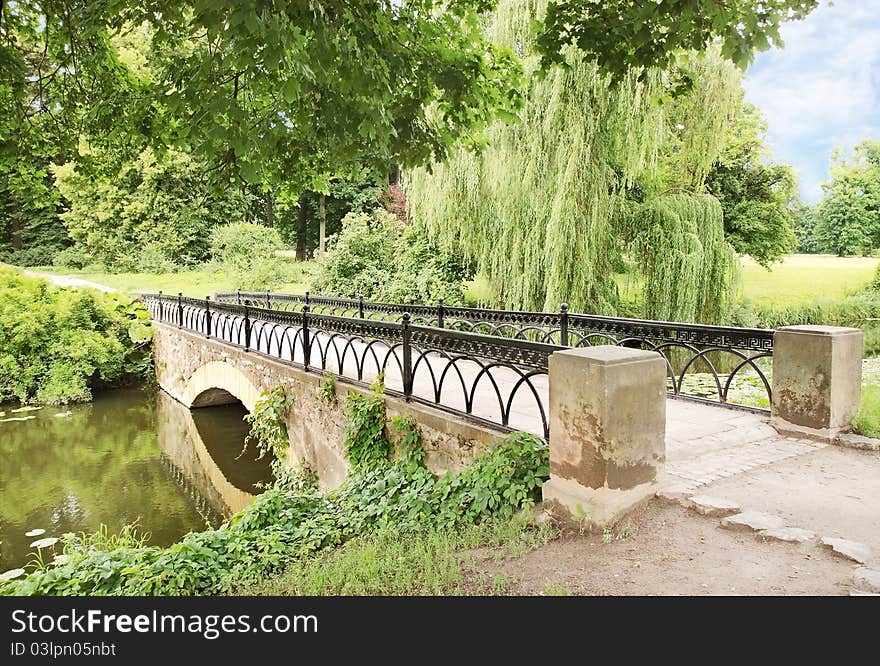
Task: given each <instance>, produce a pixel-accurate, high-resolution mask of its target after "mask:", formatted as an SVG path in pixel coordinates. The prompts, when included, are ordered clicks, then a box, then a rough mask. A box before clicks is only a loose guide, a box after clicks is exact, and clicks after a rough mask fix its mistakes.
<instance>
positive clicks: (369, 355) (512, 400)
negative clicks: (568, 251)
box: [141, 292, 562, 439]
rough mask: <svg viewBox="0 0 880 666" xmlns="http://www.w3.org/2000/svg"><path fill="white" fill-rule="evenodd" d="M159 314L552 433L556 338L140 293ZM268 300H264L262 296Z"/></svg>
mask: <svg viewBox="0 0 880 666" xmlns="http://www.w3.org/2000/svg"><path fill="white" fill-rule="evenodd" d="M141 300H142V301H143V302H144V304H145V305H146V306H147V308H148V309H149V311H150V313H151V315H152V317H153V318H154V319H155V320H156V321H159V322H163V323H166V324H170V325H173V326H177V327H179V328H182V329H185V330H188V331H191V332H193V333H197V334H200V335H204V336H205V337H207V338H211V339H215V340H219V341H221V342H224V343H227V344H231V345H235V346H237V347H241V348H243V349H244V350H245V351H249V352H253V353H257V354H261V355H264V356H267V357H269V358H272V359H274V360H276V361H281V362H283V363H288V364H292V365H294V366H297V367H300V368H303V369H305V370H306V371H320V372H325V373H332V374H334V375H337V376H339V377H344V378H345V379H347V380H349V381H352V382H355V383H358V384H362V385H368V384H370V383H372V382H373V381H374V380H375V379H376V378H377V377H378V376H379V374H380V373H381V374H382V376H383V381H384V383H385V386H386V390H387V391H388V392H390V393H394V394H397V395H401V396H403V397H405V398H406V399H407V400H413V401H417V402H420V403H424V404H428V405H431V406H435V407H439V408H441V409H444V410H447V411H451V412H454V413H457V414H462V415H466V416H467V417H469V418H472V419H475V420H477V421H480V422H483V423H486V424H490V425H492V426H496V427H497V426H501V427H502V428H504V429H508V430H525V431H528V432H533V433H535V434H537V435H541V436H543V437H544V438H545V439H548V437H549V425H548V416H547V398H548V391H549V384H548V377H547V367H548V362H549V357H550V354H552V353H553V352H555V351H558V350H559V349H562V347H560V346H558V345H552V344H547V343H543V342H536V341H532V340H522V339H515V338H503V337H498V336H492V335H482V334H479V333H471V332H466V331H458V330H450V329H445V328H438V327H430V326H421V325H417V324H413V323H412V321H411V317H410V314H409V313H407V312H404V313H402V315H401V317H400V320H399V321H384V320H379V319H376V320H373V319H368V318H366V317H364V318H360V317H343V316H338V315H331V314H315V313H313V312H312V311H311V309H310V306H309V305H308V304H306V303H303V304H302V307H301V308H299V309H291V310H280V309H276V308H266V307H256V306H255V305H252V304H251V303H254V302H255V301H253V300H252V299H250V298H245V299H242V304H238V303H237V302H235V303H228V302H223V301H212V300H209V299H195V298H188V297H184V296H182V295H178V296H167V295H163V294H162V293H161V292H160V293H159V294H141ZM263 305H265V302H264V303H263Z"/></svg>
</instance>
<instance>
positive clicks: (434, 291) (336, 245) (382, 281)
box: [314, 209, 468, 304]
mask: <svg viewBox="0 0 880 666" xmlns="http://www.w3.org/2000/svg"><path fill="white" fill-rule="evenodd" d="M466 277H468V275H467V271H466V268H465V265H464V263H463V262H462V261H461V260H460V259H457V258H456V257H454V256H452V255H450V254H449V253H447V252H444V251H442V250H440V249H439V248H437V247H435V246H434V245H433V244H432V243H431V242H430V240H429V239H428V236H427V234H426V233H425V230H424V228H423V227H421V226H420V225H413V226H409V227H407V226H405V225H404V224H403V223H402V222H401V221H400V219H399V218H398V217H397V216H396V215H393V214H392V213H389V212H388V211H385V210H381V209H378V210H376V211H374V212H373V213H371V214H369V215H368V214H366V213H359V214H354V213H352V214H349V215H347V216H346V217H345V218H344V219H343V220H342V230H341V231H340V232H339V233H338V234H337V235H336V236H334V237H333V238H331V239H330V240H329V241H328V249H327V253H326V254H325V256H324V257H322V258H321V261H320V263H319V268H318V273H317V276H316V279H315V281H314V289H315V291H316V292H317V293H319V294H324V295H328V296H343V297H346V298H356V297H358V296H363V297H364V298H367V299H369V300H373V301H391V302H401V303H428V302H434V301H436V300H437V299H438V298H443V299H444V300H445V301H446V302H447V303H449V304H457V303H463V302H464V280H465V279H466Z"/></svg>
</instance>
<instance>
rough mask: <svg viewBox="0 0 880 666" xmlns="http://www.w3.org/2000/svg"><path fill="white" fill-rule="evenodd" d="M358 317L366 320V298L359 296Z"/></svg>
mask: <svg viewBox="0 0 880 666" xmlns="http://www.w3.org/2000/svg"><path fill="white" fill-rule="evenodd" d="M358 317H360V318H361V319H363V318H364V297H363V296H358Z"/></svg>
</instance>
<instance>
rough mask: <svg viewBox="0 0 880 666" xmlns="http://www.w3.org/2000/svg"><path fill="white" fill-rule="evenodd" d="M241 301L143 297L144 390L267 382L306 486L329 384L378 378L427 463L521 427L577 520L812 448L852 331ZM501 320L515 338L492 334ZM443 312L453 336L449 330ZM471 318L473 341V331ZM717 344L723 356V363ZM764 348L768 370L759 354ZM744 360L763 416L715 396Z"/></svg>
mask: <svg viewBox="0 0 880 666" xmlns="http://www.w3.org/2000/svg"><path fill="white" fill-rule="evenodd" d="M234 298H235V299H236V300H238V301H241V299H242V295H240V294H236V295H235V297H234ZM259 298H260V301H259V303H260V304H261V305H263V307H256V306H255V305H249V304H248V303H247V302H245V303H244V304H239V303H238V302H228V301H229V300H231V297H230V296H229V295H227V299H226V302H217V301H210V300H207V299H205V300H200V299H189V298H184V297H182V296H177V297H168V296H163V295H161V294H159V295H143V296H142V299H143V300H144V302H145V303H146V305H147V306H148V307H149V309H150V311H151V313H152V315H153V318H154V321H155V323H156V334H155V347H154V354H155V363H156V374H157V379H158V383H159V385H160V386H161V387H162V388H163V389H164V390H165V391H166V392H167V393H169V394H170V395H171V396H173V397H174V398H175V399H176V400H178V401H179V402H181V403H182V404H183V405H185V406H186V407H189V408H198V407H206V406H210V405H216V404H223V403H229V402H233V401H240V402H241V403H242V405H244V407H245V408H246V409H248V410H252V409H253V407H254V405H255V403H256V402H257V400H259V398H260V395H261V394H262V393H263V392H264V391H267V390H269V389H271V388H274V387H275V386H279V385H280V386H282V387H284V390H285V392H286V393H287V394H288V395H292V396H293V397H294V406H293V407H292V408H291V410H290V413H289V417H288V423H287V426H288V432H289V434H290V446H291V454H292V455H290V456H289V459H290V461H291V463H305V464H307V465H308V466H309V467H310V468H312V469H313V470H314V471H315V472H316V473H317V474H318V478H319V481H320V483H321V485H322V487H324V488H333V487H336V486H338V485H339V484H340V483H341V482H342V481H343V479H344V478H345V475H346V472H347V468H348V465H347V461H346V459H345V454H344V450H343V441H344V430H345V422H346V417H345V413H344V407H343V401H344V397H345V394H346V393H347V392H348V391H360V392H365V391H368V390H369V389H368V385H369V383H370V382H372V381H373V380H374V379H375V378H376V377H377V376H379V375H380V373H381V375H382V376H383V378H384V382H385V384H386V387H387V390H386V410H387V413H388V416H389V418H392V417H394V416H396V415H402V414H406V415H410V416H412V417H414V418H415V419H416V421H417V423H418V424H419V427H420V430H421V433H422V441H423V446H424V448H425V450H426V464H427V465H428V467H429V468H430V469H431V470H432V471H434V472H436V473H438V474H441V473H444V472H445V471H447V470H455V469H458V468H460V467H462V466H463V465H465V464H467V463H468V462H469V461H470V460H472V459H473V458H474V457H475V456H476V455H478V454H479V453H480V452H482V451H484V450H486V449H487V448H488V447H489V446H491V444H492V443H493V442H494V441H496V440H497V439H498V438H499V437H501V436H503V435H504V434H505V433H507V432H510V431H511V430H523V431H527V432H532V433H534V434H536V435H538V436H541V437H543V438H545V439H546V440H547V441H548V443H549V446H550V461H551V478H550V480H549V481H548V482H547V484H545V487H544V499H545V503H546V504H547V506H548V507H549V508H551V509H552V510H554V513H555V514H556V515H557V516H559V517H560V518H566V519H573V520H576V521H582V520H584V521H586V522H588V523H591V524H606V523H608V522H609V521H614V520H616V519H617V518H619V516H620V515H622V513H624V512H625V511H627V510H629V509H631V508H632V507H633V506H634V505H636V504H638V503H640V502H643V501H645V500H646V499H647V498H649V497H651V496H653V494H654V493H655V492H656V491H657V490H658V489H659V488H660V487H661V485H663V484H669V483H673V484H676V485H683V486H686V487H688V488H696V487H697V486H699V485H702V484H704V483H707V482H708V481H710V480H711V479H712V478H718V476H719V475H720V476H724V475H726V473H727V472H728V471H730V470H737V471H741V470H742V469H745V468H748V467H750V466H754V465H757V464H763V463H766V462H769V461H772V460H775V459H781V458H785V457H788V456H791V455H796V454H797V453H798V452H800V450H801V449H802V448H803V447H809V446H810V445H811V444H810V442H816V441H830V440H832V439H833V438H834V437H835V436H836V435H837V433H838V432H840V431H841V429H843V428H844V427H845V426H846V424H847V422H848V420H849V418H850V416H851V415H852V413H853V412H854V410H855V409H856V408H857V406H858V398H859V391H860V360H861V332H860V331H858V329H841V328H832V327H790V328H786V329H780V330H778V331H776V332H775V333H774V332H772V331H754V330H749V329H732V328H721V327H698V326H694V325H686V324H669V323H666V322H640V321H633V320H618V319H614V318H588V317H587V316H585V315H568V313H567V311H566V310H565V309H563V310H562V312H561V313H560V319H559V320H554V319H552V316H553V315H544V314H542V313H538V315H536V314H535V313H531V316H532V317H535V316H539V317H546V318H545V319H542V320H541V321H540V322H538V323H536V322H535V321H528V320H526V321H516V318H517V317H518V316H520V315H523V314H524V315H529V313H507V314H505V316H506V317H507V320H504V321H503V322H502V323H501V324H500V325H499V324H498V321H497V320H496V321H491V317H493V316H495V315H492V314H481V315H480V316H482V317H483V318H484V319H486V320H488V324H487V321H482V322H480V321H476V323H477V324H480V326H476V325H475V320H477V319H479V317H477V316H476V315H474V314H472V313H468V312H464V311H466V310H470V309H467V308H457V309H452V308H443V306H442V304H441V305H440V309H439V311H437V310H434V309H433V308H432V311H434V312H436V315H437V316H434V317H433V319H432V320H431V319H429V318H427V317H426V318H424V319H422V323H423V324H428V325H427V326H426V325H422V324H414V323H413V320H414V319H415V317H417V316H419V315H420V314H424V313H423V312H422V313H420V312H419V309H418V306H417V307H412V306H384V307H385V308H386V309H385V310H384V311H383V313H382V316H381V317H378V318H375V319H374V318H371V317H368V316H366V314H367V313H368V312H369V310H368V308H369V306H370V305H372V304H364V302H363V301H360V302H351V301H348V302H343V301H342V300H341V299H324V300H326V301H328V302H330V303H337V304H338V303H343V306H344V307H350V304H351V303H357V306H359V308H360V310H359V312H357V315H359V316H351V315H352V314H353V313H352V312H343V313H342V315H343V316H340V314H338V312H335V311H334V312H333V313H331V314H317V313H313V312H311V310H310V304H309V303H308V302H305V303H301V304H300V307H298V308H297V309H293V310H291V309H284V308H282V307H279V303H278V302H277V301H276V302H274V303H273V300H272V299H273V298H275V299H277V298H278V296H274V297H270V296H269V295H268V294H260V295H259ZM289 298H291V299H295V298H297V297H289ZM306 298H307V299H308V297H306ZM365 305H366V306H367V307H366V308H365ZM267 306H268V307H267ZM334 307H336V306H334ZM390 308H398V310H397V311H396V312H395V311H392V310H390ZM409 310H412V312H410V311H409ZM474 312H479V313H492V312H498V311H474ZM578 317H583V319H582V320H579V319H577V318H578ZM588 319H589V321H587V320H588ZM510 320H513V321H515V322H516V324H517V326H518V328H517V329H516V330H518V331H519V332H518V333H513V334H511V332H510V330H508V329H504V330H502V327H513V326H514V324H513V323H511V321H510ZM456 321H457V322H466V323H467V324H469V325H470V330H462V327H461V326H459V327H458V328H457V330H456V328H454V327H453V326H454V322H456ZM486 325H488V326H490V328H491V330H489V332H488V334H487V333H481V332H474V330H475V329H476V330H485V327H486ZM588 325H589V326H591V327H592V328H588ZM635 330H638V331H639V332H640V333H639V336H640V337H636V335H635V333H634V331H635ZM554 336H555V337H554ZM575 336H576V337H575ZM573 338H574V340H573ZM559 342H563V343H566V344H558V343H559ZM597 343H611V344H597ZM569 345H574V346H569ZM724 353H727V354H730V355H732V356H733V358H734V360H733V362H728V363H726V364H724V363H723V362H722V361H721V360H720V357H721V356H722V355H723V354H724ZM771 358H772V373H771V372H770V368H769V367H767V366H766V365H760V364H759V363H760V361H761V359H764V360H765V361H766V362H767V363H769V362H770V360H771ZM700 367H702V368H704V374H708V375H709V377H710V378H712V379H714V383H715V385H716V386H717V388H718V398H719V399H718V400H716V401H715V402H714V404H712V403H711V402H710V401H707V400H706V399H705V398H703V399H702V401H701V402H697V401H690V400H684V399H679V398H682V397H684V396H685V394H686V392H687V391H686V389H687V387H688V386H689V384H688V380H689V378H690V376H689V374H688V373H689V372H691V373H693V372H695V371H696V370H697V369H698V368H700ZM705 368H708V369H709V371H708V372H706V371H705ZM724 368H726V374H725V372H722V370H723V369H724ZM744 369H745V370H746V371H748V372H752V373H753V376H757V377H758V378H759V379H761V380H762V381H763V384H764V385H765V386H766V388H767V393H768V399H769V397H770V395H769V394H770V388H771V383H772V389H773V390H772V410H771V412H768V411H766V410H763V411H762V410H755V409H751V410H745V409H734V408H731V405H730V403H729V402H728V401H727V398H728V397H729V396H730V388H731V386H733V385H734V381H735V380H737V377H738V374H739V373H741V372H742V371H743V370H744ZM327 375H333V376H334V377H335V378H337V379H338V381H337V382H336V384H335V393H336V395H335V397H334V398H330V399H328V398H327V397H326V396H325V395H324V394H323V392H322V391H321V390H319V389H321V388H322V386H323V385H324V383H325V381H326V380H325V377H326V376H327ZM768 377H769V378H768ZM670 397H671V398H672V399H669V398H670ZM771 423H772V425H771ZM779 432H784V433H794V434H795V435H796V437H797V438H795V439H792V438H785V437H783V436H781V435H780V434H779ZM731 473H732V472H731Z"/></svg>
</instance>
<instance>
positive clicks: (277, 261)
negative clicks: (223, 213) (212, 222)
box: [211, 222, 296, 290]
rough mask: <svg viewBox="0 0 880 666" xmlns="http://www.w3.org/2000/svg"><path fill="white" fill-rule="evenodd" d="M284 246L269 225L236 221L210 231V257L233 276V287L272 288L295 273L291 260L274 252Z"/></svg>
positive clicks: (286, 280)
mask: <svg viewBox="0 0 880 666" xmlns="http://www.w3.org/2000/svg"><path fill="white" fill-rule="evenodd" d="M282 247H284V244H283V243H282V241H281V236H280V235H279V234H278V232H277V231H276V230H275V229H273V228H271V227H264V226H262V225H259V224H251V223H249V222H236V223H233V224H224V225H223V226H220V227H216V228H215V229H214V230H213V231H212V232H211V258H212V259H213V261H214V263H215V264H217V265H218V266H219V267H220V268H221V269H222V270H223V271H225V272H226V273H228V274H229V276H230V277H231V279H232V280H233V283H234V284H233V288H234V289H253V290H261V289H271V288H272V287H275V286H278V285H280V284H282V283H284V282H288V281H289V280H290V279H292V277H293V276H294V275H295V274H296V269H295V267H294V266H292V265H291V262H290V261H288V260H287V259H284V258H283V257H277V256H275V252H276V250H280V249H281V248H282Z"/></svg>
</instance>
